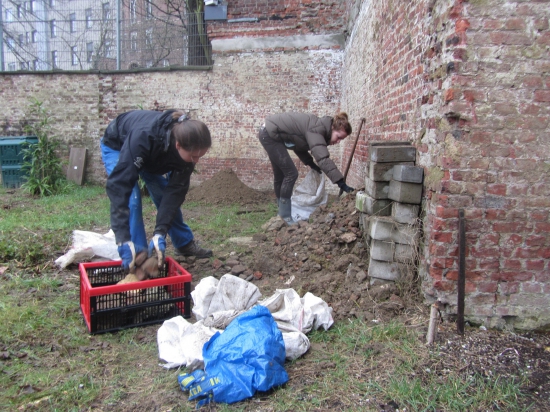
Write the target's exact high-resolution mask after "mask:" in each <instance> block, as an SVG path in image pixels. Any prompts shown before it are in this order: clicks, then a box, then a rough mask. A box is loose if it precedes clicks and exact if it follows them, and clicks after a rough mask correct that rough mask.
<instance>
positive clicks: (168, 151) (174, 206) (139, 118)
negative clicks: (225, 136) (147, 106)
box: [100, 110, 212, 269]
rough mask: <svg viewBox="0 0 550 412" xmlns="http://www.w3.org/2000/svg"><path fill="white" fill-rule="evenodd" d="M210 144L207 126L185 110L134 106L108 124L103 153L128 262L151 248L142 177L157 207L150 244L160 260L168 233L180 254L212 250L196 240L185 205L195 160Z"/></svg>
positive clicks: (113, 214)
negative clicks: (145, 222)
mask: <svg viewBox="0 0 550 412" xmlns="http://www.w3.org/2000/svg"><path fill="white" fill-rule="evenodd" d="M211 145H212V139H211V136H210V131H209V130H208V127H207V126H206V125H205V124H204V123H203V122H201V121H199V120H193V119H188V118H187V115H186V114H185V113H184V112H183V111H181V110H167V111H164V112H158V111H151V110H133V111H130V112H126V113H122V114H120V115H119V116H118V117H117V118H116V119H115V120H113V121H112V122H111V123H110V124H109V126H107V129H106V130H105V133H104V135H103V138H102V139H101V144H100V146H101V156H102V159H103V163H104V165H105V170H106V171H107V175H108V178H107V195H108V196H109V199H110V201H111V228H112V229H113V231H114V232H115V238H116V242H117V245H118V253H119V255H120V258H121V259H122V267H123V268H125V269H133V267H134V266H135V258H136V256H137V255H138V254H139V253H140V252H141V251H142V250H147V238H146V234H145V228H144V224H143V217H142V210H141V209H142V205H141V195H140V190H139V187H138V184H137V182H138V179H139V178H140V177H141V179H142V180H143V181H144V182H145V186H146V187H147V190H148V191H149V195H150V196H151V198H152V200H153V202H154V204H155V206H156V207H157V210H158V212H157V218H156V225H155V230H154V233H153V238H152V240H151V242H150V244H149V248H148V249H149V255H151V254H152V252H153V251H156V254H157V257H158V258H159V259H158V260H159V261H158V264H159V266H161V265H162V264H163V262H164V256H165V251H166V240H165V238H166V235H167V234H168V235H170V238H171V239H172V244H173V245H174V247H175V248H176V250H177V253H179V254H182V255H184V256H196V257H199V258H203V257H210V256H212V251H211V250H210V249H203V248H201V247H200V246H198V244H197V243H196V242H195V240H194V236H193V232H192V231H191V228H190V227H189V226H188V225H187V224H186V223H185V222H184V221H183V216H182V213H181V209H180V206H181V204H182V203H183V201H184V200H185V196H186V194H187V191H188V190H189V184H190V179H191V174H192V173H193V170H194V169H195V164H196V163H198V161H199V159H200V158H201V157H202V156H204V155H205V154H206V152H207V151H208V150H209V149H210V146H211Z"/></svg>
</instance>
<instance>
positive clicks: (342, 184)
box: [336, 179, 355, 193]
mask: <svg viewBox="0 0 550 412" xmlns="http://www.w3.org/2000/svg"><path fill="white" fill-rule="evenodd" d="M336 184H337V185H338V187H339V188H340V189H341V190H343V191H344V192H346V193H351V192H353V191H354V190H355V189H354V188H353V187H350V186H348V185H347V184H346V182H344V179H342V180H339V181H337V182H336Z"/></svg>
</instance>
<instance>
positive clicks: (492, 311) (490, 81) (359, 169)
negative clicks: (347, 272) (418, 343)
mask: <svg viewBox="0 0 550 412" xmlns="http://www.w3.org/2000/svg"><path fill="white" fill-rule="evenodd" d="M356 4H357V2H349V5H348V9H349V10H355V11H356V12H355V17H354V18H355V21H351V22H350V27H353V31H352V32H351V37H350V39H349V41H348V44H347V46H346V57H345V72H344V74H343V80H344V83H343V93H344V94H343V98H342V107H343V108H344V109H346V110H348V112H349V113H350V114H351V115H352V116H353V117H354V118H360V117H363V116H364V117H366V119H367V122H366V124H365V126H364V131H363V133H362V136H361V139H360V141H359V145H358V148H357V151H356V155H355V156H356V160H357V161H358V163H356V164H355V167H353V168H352V175H351V179H352V181H353V182H355V183H357V182H360V181H361V180H362V179H363V177H364V176H365V171H364V170H363V169H364V166H365V165H366V162H367V158H368V142H369V141H370V140H407V141H411V142H412V143H413V144H414V145H415V146H416V147H417V148H418V151H419V157H418V162H417V164H419V165H421V166H423V167H424V169H425V176H426V177H425V182H424V183H425V194H424V205H423V209H424V216H423V224H424V236H425V240H424V247H423V253H422V256H421V259H420V264H419V272H420V275H421V278H422V282H423V290H424V292H425V294H426V296H427V297H428V299H429V300H436V299H440V300H441V301H443V302H444V303H446V311H447V313H449V314H454V313H456V303H457V300H456V299H457V298H456V287H457V275H458V235H457V232H458V210H459V209H463V210H464V212H465V217H466V233H467V239H466V247H467V253H466V302H465V312H466V317H467V319H469V320H471V321H475V322H481V323H484V324H486V325H487V326H497V327H507V326H510V327H515V328H537V327H544V326H547V325H548V324H550V267H549V261H550V259H549V258H550V231H549V228H550V220H549V216H550V214H549V206H550V197H549V194H550V173H549V170H550V145H548V131H549V106H550V98H549V96H550V92H549V90H550V77H549V69H550V58H549V56H550V54H549V53H548V49H549V39H550V32H549V29H548V19H549V14H550V12H549V9H548V3H547V2H540V1H506V2H502V1H492V0H484V1H477V0H476V1H474V0H471V1H462V0H429V1H422V0H416V1H411V2H402V1H397V0H395V1H391V0H390V1H387V2H382V3H377V4H376V5H375V4H374V3H373V2H363V3H362V4H361V7H360V9H359V10H357V6H356ZM348 151H349V146H348V148H347V150H346V152H348Z"/></svg>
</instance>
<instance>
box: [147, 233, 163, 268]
mask: <svg viewBox="0 0 550 412" xmlns="http://www.w3.org/2000/svg"><path fill="white" fill-rule="evenodd" d="M153 250H155V251H156V252H157V260H158V266H159V268H161V267H163V266H164V256H165V254H166V239H165V237H164V236H162V235H158V234H157V235H154V236H153V239H151V242H150V243H149V256H152V255H153Z"/></svg>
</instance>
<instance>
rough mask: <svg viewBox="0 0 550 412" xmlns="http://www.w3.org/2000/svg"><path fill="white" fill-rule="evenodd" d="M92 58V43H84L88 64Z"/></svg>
mask: <svg viewBox="0 0 550 412" xmlns="http://www.w3.org/2000/svg"><path fill="white" fill-rule="evenodd" d="M93 57H94V43H93V42H90V43H86V61H87V62H88V63H91V62H92V58H93Z"/></svg>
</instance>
